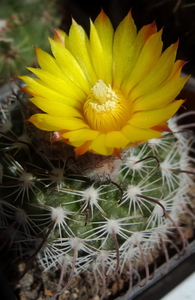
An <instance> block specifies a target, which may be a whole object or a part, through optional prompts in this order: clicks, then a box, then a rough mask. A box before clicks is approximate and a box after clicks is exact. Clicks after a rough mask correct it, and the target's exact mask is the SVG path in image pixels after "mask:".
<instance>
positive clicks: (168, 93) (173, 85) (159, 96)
mask: <svg viewBox="0 0 195 300" xmlns="http://www.w3.org/2000/svg"><path fill="white" fill-rule="evenodd" d="M188 78H189V76H187V77H183V78H176V79H173V80H172V81H169V82H168V83H167V84H166V85H165V86H163V87H162V88H159V89H157V91H156V92H154V93H152V94H150V93H148V94H146V95H144V96H142V97H140V98H138V99H137V100H136V101H135V103H134V104H133V111H140V110H153V109H158V108H161V107H164V106H166V105H167V104H169V103H170V102H172V101H173V99H175V97H176V96H177V95H178V94H179V92H180V91H181V89H182V88H183V86H184V84H185V83H186V81H187V80H188Z"/></svg>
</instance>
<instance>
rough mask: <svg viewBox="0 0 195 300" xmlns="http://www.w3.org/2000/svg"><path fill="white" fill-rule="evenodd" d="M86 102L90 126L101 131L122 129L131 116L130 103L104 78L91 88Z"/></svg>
mask: <svg viewBox="0 0 195 300" xmlns="http://www.w3.org/2000/svg"><path fill="white" fill-rule="evenodd" d="M91 90H92V92H91V93H90V94H89V96H88V98H87V100H86V102H85V104H84V116H85V118H86V121H87V123H88V124H89V126H90V127H91V128H92V129H94V130H98V131H100V132H101V133H107V132H110V131H114V130H120V129H121V128H122V127H123V126H124V125H125V124H126V122H127V121H128V120H129V117H130V108H129V103H128V101H127V100H126V99H125V97H124V96H123V95H122V93H121V92H120V91H117V90H112V88H111V86H110V85H109V86H107V85H106V84H105V83H104V82H103V81H102V80H98V82H97V83H96V84H95V85H94V87H93V88H92V89H91Z"/></svg>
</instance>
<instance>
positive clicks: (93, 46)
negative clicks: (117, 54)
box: [89, 11, 114, 85]
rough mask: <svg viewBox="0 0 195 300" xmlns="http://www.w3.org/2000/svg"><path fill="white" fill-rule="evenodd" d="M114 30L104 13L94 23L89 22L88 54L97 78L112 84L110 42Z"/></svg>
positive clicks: (111, 41)
mask: <svg viewBox="0 0 195 300" xmlns="http://www.w3.org/2000/svg"><path fill="white" fill-rule="evenodd" d="M113 35H114V30H113V27H112V24H111V22H110V20H109V18H108V17H107V16H106V14H105V13H104V12H103V11H101V13H100V14H99V15H98V17H97V18H96V20H95V22H94V24H93V23H92V22H90V41H89V46H90V48H89V49H90V55H91V60H92V61H93V66H94V69H95V71H96V73H97V76H98V79H101V80H103V81H104V82H105V83H106V84H107V85H108V84H112V43H113Z"/></svg>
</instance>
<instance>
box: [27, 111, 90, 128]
mask: <svg viewBox="0 0 195 300" xmlns="http://www.w3.org/2000/svg"><path fill="white" fill-rule="evenodd" d="M28 121H30V122H31V123H33V124H34V125H35V126H36V127H38V128H39V129H42V130H46V131H59V130H62V129H63V130H77V129H81V128H88V126H87V125H86V124H85V123H84V122H83V120H81V119H77V118H66V119H64V118H59V117H55V116H51V115H48V114H35V115H33V116H32V117H31V118H30V119H29V120H28Z"/></svg>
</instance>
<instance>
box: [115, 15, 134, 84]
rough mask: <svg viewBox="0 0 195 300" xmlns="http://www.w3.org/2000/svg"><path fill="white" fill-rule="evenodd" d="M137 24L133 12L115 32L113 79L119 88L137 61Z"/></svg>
mask: <svg viewBox="0 0 195 300" xmlns="http://www.w3.org/2000/svg"><path fill="white" fill-rule="evenodd" d="M136 36H137V30H136V26H135V24H134V21H133V18H132V16H131V13H130V12H129V13H128V15H127V16H126V17H125V18H124V19H123V21H122V22H121V23H120V24H119V26H118V27H117V29H116V32H115V34H114V42H113V79H114V86H115V88H117V89H119V88H120V85H121V83H122V81H123V79H124V77H125V76H126V75H127V74H129V73H130V70H131V69H132V67H133V65H134V64H135V62H136V58H135V39H136Z"/></svg>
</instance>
